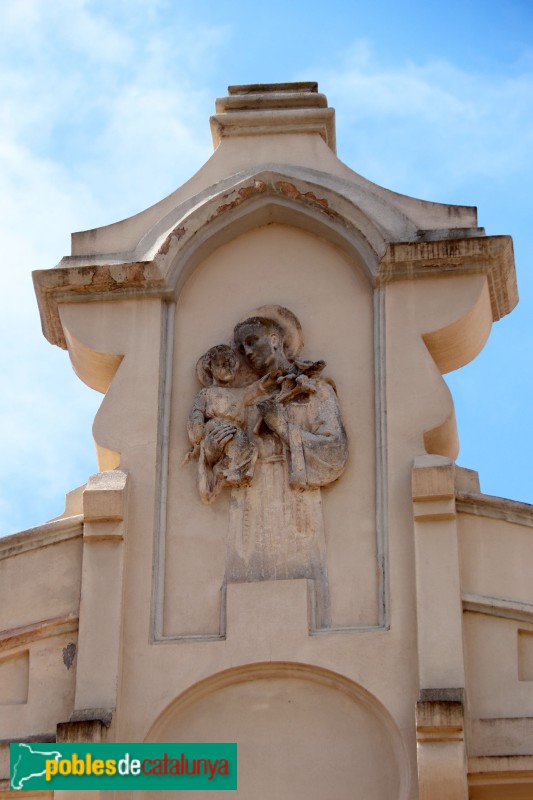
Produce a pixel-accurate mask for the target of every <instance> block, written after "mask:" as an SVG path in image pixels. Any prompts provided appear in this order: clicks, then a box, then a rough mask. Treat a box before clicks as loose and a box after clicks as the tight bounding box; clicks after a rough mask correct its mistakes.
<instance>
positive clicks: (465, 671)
mask: <svg viewBox="0 0 533 800" xmlns="http://www.w3.org/2000/svg"><path fill="white" fill-rule="evenodd" d="M235 103H236V104H237V105H235ZM222 106H224V109H225V111H224V112H223V113H227V114H228V115H231V113H233V112H232V111H231V108H232V107H233V106H235V108H237V107H238V108H239V114H240V113H241V106H242V98H241V100H239V98H237V100H236V101H234V100H231V102H229V101H228V103H226V104H225V105H224V103H222V105H220V103H219V107H220V108H222ZM220 108H219V111H220ZM257 113H259V112H258V109H250V114H252V115H255V116H254V119H251V118H247V119H248V120H249V122H250V126H252V127H254V133H255V135H253V136H252V135H243V133H242V130H241V131H240V132H239V125H240V124H241V123H240V122H239V120H240V117H239V120H237V118H236V117H235V118H232V119H231V120H228V119H226V118H224V119H223V120H222V123H221V122H220V120H219V121H218V122H217V124H220V126H221V127H220V130H219V134H220V135H221V136H222V138H221V141H220V144H219V146H218V149H217V150H216V152H215V154H214V156H213V157H212V158H211V159H210V161H209V162H208V163H207V164H206V165H205V166H204V167H203V168H202V169H201V170H200V171H199V173H197V175H195V176H193V178H191V180H190V181H189V182H188V183H187V184H185V185H184V186H183V187H181V188H180V189H178V190H177V191H176V192H175V193H174V194H173V195H170V196H169V198H166V199H165V200H163V201H161V203H160V204H157V205H156V206H153V207H152V208H151V209H147V210H146V211H145V212H142V213H141V214H139V215H137V216H136V217H133V218H131V219H130V220H125V221H123V222H122V223H117V224H116V225H113V226H108V227H106V228H102V229H99V230H97V231H90V232H85V233H80V234H76V235H75V236H74V240H73V258H66V259H65V260H64V261H63V262H62V263H61V265H60V268H59V269H58V270H55V271H50V272H49V273H40V277H39V278H38V280H37V283H36V285H37V287H38V292H39V297H40V305H41V311H42V310H43V308H44V309H45V314H47V315H48V316H47V317H46V319H47V325H48V326H49V328H48V329H47V330H48V332H47V335H48V336H49V337H50V338H51V340H53V341H56V342H58V343H60V344H65V343H66V345H67V347H68V349H69V353H70V356H71V359H72V363H73V367H74V369H75V370H76V372H77V374H78V375H79V376H80V378H81V379H82V380H84V381H85V382H86V383H88V384H89V385H90V386H93V387H95V388H97V389H99V390H100V391H102V392H105V397H104V399H103V401H102V405H101V408H100V410H99V412H98V414H97V417H96V420H95V423H94V429H93V432H94V437H95V440H96V444H97V449H98V453H99V466H100V469H101V470H103V471H108V472H107V474H105V475H99V476H97V477H96V478H93V479H91V481H89V487H88V489H87V490H86V491H85V494H84V495H83V509H82V505H81V503H80V497H79V496H78V495H77V496H76V498H77V499H76V498H71V502H70V506H69V507H70V508H74V507H75V510H76V511H75V513H79V515H80V516H78V517H75V518H72V519H73V521H71V522H68V520H65V519H62V520H58V521H56V522H53V523H48V526H52V527H51V528H50V527H47V526H43V528H42V529H35V531H33V532H27V533H24V534H18V535H17V536H16V537H12V538H11V540H10V541H9V542H8V543H7V544H6V545H1V546H0V551H1V553H0V554H3V556H4V557H3V558H1V559H0V593H1V592H3V594H1V595H0V628H4V629H5V632H4V633H3V634H0V703H3V704H2V705H0V711H1V716H0V738H2V737H4V738H5V739H8V738H10V737H11V738H16V737H22V738H23V737H25V736H26V737H27V736H30V735H41V736H42V735H48V736H50V735H52V736H53V734H54V732H55V727H56V725H57V724H58V723H67V722H68V721H69V719H70V717H71V715H72V714H74V719H75V720H78V721H79V714H80V713H81V714H82V715H83V714H85V715H86V716H87V715H88V716H89V719H91V714H92V718H94V720H95V721H98V720H99V719H101V716H102V715H103V714H107V715H110V714H111V713H112V722H111V726H110V728H109V730H108V732H107V736H108V738H109V740H110V741H144V740H147V741H165V740H171V741H176V740H178V741H179V740H183V741H187V740H189V741H190V740H195V739H197V740H200V741H205V740H213V739H214V740H217V739H218V740H228V739H230V740H237V741H238V742H239V744H240V764H241V766H240V770H241V772H240V780H241V783H240V787H241V788H240V791H239V796H242V797H248V798H249V797H254V798H256V797H257V798H261V797H265V798H266V797H274V796H275V797H280V798H284V797H287V798H299V797H302V798H303V797H305V798H308V799H309V800H311V799H312V798H316V799H317V800H324V798H328V797H331V798H332V800H333V798H334V799H335V800H341V798H342V800H348V798H351V797H354V798H355V797H364V798H365V800H366V798H370V797H372V798H383V799H384V800H385V799H386V800H392V799H393V798H398V800H403V799H404V798H405V800H426V798H427V800H437V798H439V800H440V798H442V800H459V799H460V798H461V800H463V799H464V798H465V797H466V792H467V789H466V783H465V771H466V769H468V771H469V776H470V777H469V781H470V797H471V798H472V800H473V798H479V800H482V798H486V800H488V799H489V798H494V797H498V798H499V800H505V799H506V798H508V800H511V798H513V797H515V798H519V797H522V798H524V797H528V796H529V797H531V796H533V794H532V793H530V794H529V795H527V794H526V793H524V792H525V791H526V789H525V788H524V787H527V785H529V788H531V781H533V767H532V765H531V759H530V761H527V759H528V758H529V757H530V756H531V754H532V752H533V741H528V739H530V740H533V731H532V726H531V724H530V720H531V718H533V680H532V676H533V667H532V663H533V656H532V646H531V641H530V640H533V639H532V637H533V588H532V587H533V573H532V567H531V565H532V564H533V559H532V556H533V552H532V548H533V536H532V530H533V527H532V516H531V512H530V511H528V510H527V509H526V508H523V507H521V506H520V504H512V503H510V502H509V501H504V500H500V499H498V498H489V499H487V498H484V497H483V496H482V495H480V494H478V493H477V492H478V485H477V483H476V480H475V479H474V477H472V476H471V477H472V479H468V480H467V479H466V477H465V475H464V474H462V473H460V471H458V470H457V468H456V467H455V465H454V460H455V458H456V456H457V451H458V435H457V430H456V424H455V415H454V409H453V401H452V398H451V396H450V393H449V390H448V388H447V386H446V384H445V382H444V380H443V378H442V373H444V372H446V371H448V370H451V369H457V368H459V367H460V366H462V365H463V364H465V363H467V362H468V361H469V360H470V359H472V358H474V357H475V356H476V355H477V353H478V352H479V351H480V349H481V348H482V347H483V345H484V343H485V341H486V338H487V336H488V335H489V332H490V327H491V322H492V320H493V319H497V318H499V316H501V315H502V314H504V313H508V311H509V310H511V309H512V307H513V305H514V303H515V302H516V287H515V284H514V264H513V262H512V247H511V243H510V240H509V239H508V237H507V238H506V237H486V238H485V237H484V236H483V231H482V230H481V229H477V228H476V227H475V226H476V224H477V221H476V214H475V209H469V208H462V207H447V206H440V205H438V204H432V203H425V202H423V201H419V200H415V199H413V198H407V197H403V196H400V195H396V194H394V193H392V192H388V191H387V190H386V189H383V188H382V187H377V186H374V185H373V184H370V183H369V182H368V181H366V180H365V179H364V178H361V176H358V175H356V174H355V173H353V172H352V171H351V170H350V169H349V168H348V167H346V166H345V165H343V164H342V163H341V162H340V161H339V160H338V159H337V158H336V156H335V155H334V152H333V149H332V147H333V136H334V129H333V128H332V127H331V124H330V122H331V117H332V115H331V114H329V112H328V114H327V115H326V116H327V117H328V119H329V120H330V122H328V125H329V128H328V129H327V132H326V134H324V131H322V133H321V132H320V131H319V132H315V133H309V132H305V130H304V128H303V127H302V126H300V128H299V129H298V130H299V132H298V130H297V129H296V128H294V125H295V120H297V121H298V120H299V122H298V124H300V123H301V122H302V120H303V121H304V122H305V120H304V117H305V114H304V115H303V116H302V115H301V114H299V113H296V114H294V113H292V112H291V114H290V115H288V116H285V117H284V116H283V114H282V112H281V110H279V109H278V110H277V111H275V114H274V117H275V119H274V117H272V118H271V119H270V122H269V125H270V123H272V125H271V128H270V129H269V130H267V128H265V127H263V128H261V124H262V120H263V121H264V118H263V117H260V116H259V117H258V116H257ZM219 116H220V114H219ZM312 117H313V114H308V115H307V117H306V119H307V122H309V120H311V118H312ZM313 119H315V122H316V115H315V117H313ZM284 120H285V122H284ZM237 122H238V123H239V124H238V125H237ZM260 123H261V124H260ZM285 123H286V125H285V131H284V132H280V130H279V128H280V126H281V129H283V125H284V124H285ZM302 124H303V122H302ZM313 124H315V123H313ZM317 124H318V123H317ZM272 126H274V127H272ZM276 126H277V127H276ZM291 126H292V127H291ZM274 128H275V129H276V130H274ZM217 130H218V129H217ZM219 134H217V135H219ZM323 136H325V138H326V139H327V140H328V142H329V145H330V146H328V144H326V142H325V141H324V138H322V137H323ZM236 173H240V174H239V175H238V176H237V175H236ZM459 228H461V229H465V230H463V231H461V232H459V231H458V229H459ZM428 229H429V230H428ZM457 236H460V237H463V238H460V239H459V240H458V241H453V242H450V241H449V240H454V239H455V237H457ZM504 240H505V241H504ZM123 262H124V263H123ZM126 262H127V263H126ZM130 262H131V263H130ZM267 303H271V304H272V303H274V304H279V305H282V306H285V307H287V308H289V309H290V310H291V311H293V312H294V313H295V314H296V315H297V317H298V318H299V319H300V321H301V324H302V328H303V335H304V339H305V347H304V349H303V351H302V354H301V355H302V356H303V357H304V358H309V359H313V360H316V359H324V360H325V361H326V362H327V368H326V370H325V374H326V375H328V376H330V377H331V378H333V379H334V380H335V382H336V384H337V388H338V398H339V405H340V408H341V411H342V415H343V418H344V421H345V424H346V428H347V433H348V440H349V452H350V455H349V460H348V463H347V466H346V469H345V472H344V474H343V475H342V476H341V477H340V478H339V479H338V480H337V481H336V482H335V483H333V484H331V485H330V486H327V487H324V488H323V489H322V490H321V491H322V501H323V507H324V518H325V533H326V547H327V563H328V571H329V580H330V590H331V600H332V626H331V628H329V629H325V630H320V631H314V630H312V629H311V628H312V625H311V622H312V619H311V614H310V606H311V599H312V590H313V586H312V583H311V582H308V581H306V580H305V579H295V580H277V581H274V580H269V581H258V582H255V583H252V582H251V583H242V584H233V585H229V586H228V587H227V597H226V604H225V603H224V598H223V595H221V591H220V590H221V586H222V582H223V577H224V556H225V539H226V535H227V525H228V505H229V497H228V495H229V491H228V490H227V489H224V490H223V491H222V493H221V494H220V495H219V497H218V498H217V499H216V501H215V503H214V504H213V505H211V506H205V505H202V504H201V502H200V499H199V497H198V491H197V486H196V465H195V463H194V462H191V463H189V464H188V465H186V466H182V463H181V462H182V459H183V456H184V455H185V452H186V451H187V449H188V441H187V434H186V420H187V416H188V414H189V410H190V407H191V403H192V401H193V398H194V396H195V394H196V392H197V390H198V388H199V387H198V384H197V382H196V379H195V365H196V362H197V360H198V358H199V357H200V356H201V355H202V354H203V353H204V352H205V351H206V350H207V349H208V348H210V347H211V346H213V345H215V344H218V343H223V342H226V343H227V342H229V341H231V337H232V330H233V326H234V325H235V323H236V322H237V321H238V320H239V319H241V318H242V317H243V316H245V315H248V314H249V313H250V312H251V311H252V310H253V309H254V308H257V307H258V306H261V305H264V304H267ZM413 466H415V467H416V469H415V474H414V477H413ZM113 470H116V471H113ZM119 470H120V471H119ZM126 480H127V485H128V491H127V492H126ZM82 510H83V513H84V515H85V516H84V517H82V516H81V512H82ZM69 513H71V512H69ZM82 524H83V539H82ZM69 526H70V528H72V530H71V531H70V533H69V532H68V530H70V528H69ZM67 529H68V530H67ZM65 531H67V532H66V533H65ZM72 531H74V533H73V532H72ZM80 597H81V603H80ZM78 616H79V634H78ZM78 636H79V642H78ZM78 644H79V649H78V651H77V655H76V657H74V650H73V649H72V648H73V647H74V646H75V645H78ZM417 700H419V703H418V709H419V712H418V713H419V717H418V720H417V719H416V718H415V706H416V704H417ZM77 715H78V716H77ZM99 715H100V716H99ZM98 725H100V723H98ZM98 725H97V727H98ZM88 727H90V726H88ZM100 728H101V726H100ZM100 728H98V730H100ZM417 747H418V751H417ZM4 750H5V747H4ZM503 756H505V757H506V758H505V759H503V758H502V757H503ZM524 759H526V760H525V761H524ZM273 764H274V765H275V769H273V768H272V765H273ZM417 775H418V777H417ZM2 777H4V778H5V765H4V774H3V775H0V778H2ZM528 782H529V784H528ZM496 785H498V790H496V789H495V788H494V787H495V786H496ZM512 786H514V787H515V790H512V789H511V788H510V787H512ZM4 788H5V784H0V796H3V794H2V792H3V789H4ZM498 791H499V794H498ZM513 791H514V794H513ZM78 794H79V795H80V796H81V793H78ZM115 795H116V797H117V798H118V797H119V795H120V797H121V798H122V797H125V793H119V792H116V793H115ZM67 796H72V795H71V793H70V794H68V795H67V794H65V797H67ZM138 796H139V797H141V796H144V795H141V794H139V795H138ZM146 796H148V795H146ZM197 796H198V795H197V794H196V795H195V797H197ZM209 796H210V797H212V796H213V795H211V794H210V795H209Z"/></svg>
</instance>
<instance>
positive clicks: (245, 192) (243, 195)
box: [217, 181, 267, 214]
mask: <svg viewBox="0 0 533 800" xmlns="http://www.w3.org/2000/svg"><path fill="white" fill-rule="evenodd" d="M266 190H267V184H266V183H265V181H254V182H253V185H251V186H241V188H240V189H239V190H238V192H237V195H238V196H237V197H236V198H235V199H234V200H230V202H229V203H224V205H222V206H219V207H218V208H217V214H223V213H224V212H225V211H229V210H230V209H232V208H236V206H240V204H241V203H242V202H243V201H244V200H248V198H249V197H253V196H254V195H256V194H263V193H264V192H266ZM226 197H229V195H226Z"/></svg>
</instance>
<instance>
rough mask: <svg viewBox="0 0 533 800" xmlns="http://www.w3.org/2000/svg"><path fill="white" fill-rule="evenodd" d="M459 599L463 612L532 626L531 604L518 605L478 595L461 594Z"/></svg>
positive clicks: (510, 601) (532, 609) (514, 602)
mask: <svg viewBox="0 0 533 800" xmlns="http://www.w3.org/2000/svg"><path fill="white" fill-rule="evenodd" d="M461 599H462V601H463V611H471V612H473V613H474V614H486V615H488V616H490V617H503V618H504V619H512V620H515V621H516V622H526V623H530V624H533V604H531V603H520V602H516V601H514V600H504V599H502V598H499V597H487V596H486V595H480V594H463V595H461Z"/></svg>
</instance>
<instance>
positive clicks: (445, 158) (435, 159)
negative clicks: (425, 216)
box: [319, 40, 533, 195]
mask: <svg viewBox="0 0 533 800" xmlns="http://www.w3.org/2000/svg"><path fill="white" fill-rule="evenodd" d="M339 62H340V63H337V64H335V65H334V66H333V67H331V66H330V67H329V68H326V70H324V69H320V70H319V72H320V74H321V75H322V78H321V83H322V84H323V85H324V86H328V96H329V100H330V102H332V104H333V105H336V106H337V108H338V111H337V127H338V130H339V132H340V138H339V142H340V145H341V147H345V146H346V143H348V142H349V143H350V144H349V146H350V148H351V149H355V147H354V144H353V143H354V142H356V141H357V140H359V141H361V136H360V135H359V136H358V131H359V130H361V129H364V130H365V136H364V146H363V145H362V146H361V147H360V148H359V152H358V154H357V160H358V163H359V164H360V165H361V171H362V172H364V170H365V169H367V170H369V171H370V175H367V177H372V180H375V181H377V182H381V183H383V184H384V185H388V186H390V185H391V181H392V182H393V183H394V188H397V189H398V190H399V191H402V189H401V188H400V186H401V185H402V183H403V184H404V185H407V186H417V187H418V193H419V194H420V195H424V193H425V192H427V191H430V192H431V188H432V184H433V185H435V183H438V184H439V185H440V189H441V193H443V194H444V193H446V192H448V191H450V190H453V189H454V188H455V187H456V186H460V185H464V184H465V183H466V182H468V181H469V180H474V179H479V178H482V179H484V178H489V177H493V176H498V175H502V176H505V177H506V179H508V178H509V176H510V175H511V176H512V175H517V174H519V173H520V172H521V170H523V169H524V168H527V169H529V168H530V165H531V158H530V154H531V151H532V148H533V108H532V106H531V97H532V96H533V68H532V65H531V60H530V58H528V57H527V54H524V57H523V58H522V60H521V61H520V62H519V63H517V64H516V65H514V67H513V69H507V70H506V72H505V73H501V74H500V73H496V74H494V72H492V73H490V74H489V73H481V72H475V71H466V70H465V69H460V68H459V67H457V66H455V65H453V64H452V63H449V62H447V61H444V60H428V61H425V62H416V61H414V60H408V59H405V60H404V61H403V62H400V63H395V64H394V65H392V66H391V65H390V64H387V65H386V66H383V65H382V63H381V62H380V59H379V56H378V54H377V53H376V51H375V50H373V49H372V47H371V45H370V43H368V42H365V41H364V40H362V41H360V42H356V43H355V44H354V45H353V46H352V47H351V48H350V49H349V50H348V51H347V52H346V53H344V55H342V56H341V57H340V59H339ZM369 130H370V135H369ZM398 153H399V154H401V163H399V162H400V159H398ZM393 154H395V155H396V158H395V159H394V157H393ZM341 156H342V152H341ZM425 164H427V165H428V167H429V166H431V170H430V172H431V178H430V180H425V179H424V166H425ZM413 176H417V177H416V181H413Z"/></svg>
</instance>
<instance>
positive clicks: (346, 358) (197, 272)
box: [155, 214, 383, 639]
mask: <svg viewBox="0 0 533 800" xmlns="http://www.w3.org/2000/svg"><path fill="white" fill-rule="evenodd" d="M297 216H298V219H300V220H301V219H302V215H301V214H300V215H297ZM247 219H248V223H247V226H246V229H244V230H242V231H241V232H240V233H238V231H239V230H240V229H239V228H238V227H237V228H234V227H232V229H231V232H232V234H238V235H232V236H231V237H230V236H228V239H227V240H221V239H220V238H218V237H215V242H214V243H213V242H211V244H210V246H209V247H206V249H204V250H203V252H204V253H205V252H207V253H208V254H207V255H206V256H205V257H204V258H202V259H200V260H197V263H196V266H195V267H194V268H193V267H192V266H191V265H189V266H185V267H183V269H182V272H181V274H182V275H185V274H187V275H188V278H187V279H186V280H184V281H183V284H182V285H181V289H180V291H179V294H178V299H177V303H176V308H175V318H174V320H171V321H170V322H169V328H168V342H169V346H170V347H171V349H172V353H171V354H169V355H168V358H167V363H168V365H169V368H168V370H169V371H168V374H167V378H166V381H165V386H166V387H167V392H168V395H167V396H168V414H167V417H168V420H169V422H168V432H167V434H166V436H165V441H166V442H168V470H167V472H166V473H165V475H166V479H167V482H166V486H165V489H164V491H165V496H166V504H165V519H164V520H163V521H162V529H161V530H160V531H159V541H160V543H161V546H160V548H159V550H158V551H157V552H156V582H157V586H156V593H155V596H156V597H157V598H159V600H158V605H157V606H156V615H157V614H158V615H159V616H158V617H157V618H156V626H155V638H171V639H173V638H180V637H182V636H209V637H212V636H217V635H219V634H220V633H223V631H222V630H221V628H220V611H221V607H220V588H221V586H222V582H223V577H224V558H225V536H226V531H227V526H228V503H229V491H228V490H224V491H223V492H222V493H221V495H219V497H217V499H216V501H215V502H214V503H213V504H212V505H211V506H205V505H203V504H202V503H201V502H200V501H199V497H198V492H197V488H196V485H195V480H196V472H195V463H194V462H192V463H190V464H188V465H186V467H184V466H182V464H181V462H182V460H183V456H184V454H185V452H186V451H187V449H188V446H189V445H188V440H187V434H186V424H187V416H188V414H189V411H190V407H191V404H192V401H193V398H194V396H195V393H196V392H197V391H198V388H199V386H198V384H197V382H196V376H195V369H194V367H195V364H196V361H197V360H198V358H199V357H200V356H201V355H202V354H203V353H204V352H206V351H207V350H208V349H209V348H210V347H212V346H213V345H215V344H219V343H225V342H229V341H230V340H231V338H232V333H233V327H234V325H235V324H236V322H237V321H238V320H239V319H242V318H243V316H245V315H246V314H247V313H248V312H250V311H251V310H252V309H254V308H257V307H258V306H261V305H264V304H266V303H277V304H279V305H283V306H285V307H287V308H289V309H290V310H291V311H293V312H294V313H295V314H296V316H297V317H298V318H299V319H300V322H301V324H302V327H303V337H304V342H305V347H304V350H303V351H302V356H303V357H304V358H311V359H324V360H325V361H326V362H327V369H326V370H325V373H324V374H327V375H328V376H330V377H331V378H333V380H334V381H335V382H336V384H337V388H338V396H339V402H340V406H341V411H342V414H343V418H344V422H345V426H346V429H347V432H348V438H349V447H350V458H349V461H348V465H347V467H346V470H345V472H344V474H343V475H342V477H341V478H340V479H339V480H338V481H336V482H335V483H334V484H332V485H331V486H328V487H325V488H324V489H323V491H322V502H323V508H324V516H325V526H326V545H327V551H328V552H327V559H328V572H329V579H330V593H331V602H332V620H333V627H335V628H344V627H348V628H349V627H365V628H366V627H374V626H377V625H379V624H380V623H381V618H380V613H381V609H382V607H383V603H382V598H381V596H380V592H381V590H382V585H380V574H379V569H380V567H379V564H380V563H381V561H380V553H379V548H380V542H379V541H378V538H379V537H378V530H377V521H376V492H377V481H376V471H377V462H376V458H377V456H376V452H377V450H378V448H377V446H376V435H377V434H376V430H377V425H376V391H375V385H376V379H375V368H376V341H375V330H376V325H375V309H374V294H373V287H372V286H371V281H370V279H369V271H368V269H367V267H365V264H364V262H363V259H362V257H361V255H360V254H359V253H358V252H357V251H356V250H355V249H352V250H351V252H350V253H348V252H347V251H346V249H345V248H344V247H343V248H341V247H339V246H338V245H337V244H335V243H334V242H332V241H331V238H330V237H328V238H326V237H324V236H322V235H318V234H317V233H316V231H315V230H309V225H307V226H305V227H304V226H302V225H297V226H296V225H292V224H287V220H291V221H292V220H293V217H292V216H291V215H288V216H286V215H284V216H283V219H284V223H283V224H281V223H280V222H278V221H274V220H272V221H271V222H269V223H268V224H262V225H259V226H257V225H251V224H250V223H251V222H255V223H257V222H259V221H261V220H262V219H263V218H262V217H261V216H259V217H255V216H254V215H253V214H252V215H251V216H248V217H247ZM276 219H277V218H276ZM319 230H320V231H322V229H321V228H320V229H319ZM221 242H222V243H221ZM163 417H165V415H163ZM163 528H164V529H163Z"/></svg>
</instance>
